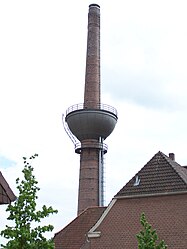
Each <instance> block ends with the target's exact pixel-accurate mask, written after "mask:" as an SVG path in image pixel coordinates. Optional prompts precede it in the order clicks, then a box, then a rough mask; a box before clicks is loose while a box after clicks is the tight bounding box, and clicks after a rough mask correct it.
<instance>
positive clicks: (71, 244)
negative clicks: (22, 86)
mask: <svg viewBox="0 0 187 249" xmlns="http://www.w3.org/2000/svg"><path fill="white" fill-rule="evenodd" d="M105 209H106V208H105V207H90V208H87V209H86V210H85V211H84V212H82V213H81V214H79V216H77V217H76V218H75V219H74V220H73V221H72V222H71V223H69V224H68V225H67V226H66V227H65V228H63V229H62V230H61V231H59V232H58V233H56V234H55V236H54V242H55V249H80V248H81V246H82V245H84V243H85V239H86V234H87V232H88V231H89V230H90V228H91V227H92V226H93V225H95V223H96V222H97V220H98V219H99V218H100V216H101V215H102V213H103V212H104V210H105Z"/></svg>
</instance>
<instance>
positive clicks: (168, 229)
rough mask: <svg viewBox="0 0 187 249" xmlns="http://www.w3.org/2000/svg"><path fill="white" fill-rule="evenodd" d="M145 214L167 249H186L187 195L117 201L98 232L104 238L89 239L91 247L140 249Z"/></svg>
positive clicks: (99, 248) (101, 248) (100, 248)
mask: <svg viewBox="0 0 187 249" xmlns="http://www.w3.org/2000/svg"><path fill="white" fill-rule="evenodd" d="M142 212H144V213H145V215H146V218H147V220H148V222H149V223H150V224H151V225H152V228H154V229H156V231H157V234H158V236H159V239H164V240H165V242H166V244H167V245H168V249H186V248H187V194H181V195H172V196H171V195H170V196H162V197H147V198H133V199H119V200H117V201H116V203H115V204H114V206H113V207H112V208H111V210H110V211H109V213H108V215H107V216H106V217H105V219H104V220H103V222H102V223H101V225H100V226H99V227H98V229H97V231H101V236H100V237H99V238H90V242H89V244H90V247H89V248H91V249H93V248H94V249H96V248H97V249H106V248H107V249H114V248H117V249H122V248H123V249H125V248H126V249H131V248H133V249H134V248H137V246H138V242H137V239H136V234H137V233H139V231H140V230H141V228H142V227H141V225H140V216H141V213H142Z"/></svg>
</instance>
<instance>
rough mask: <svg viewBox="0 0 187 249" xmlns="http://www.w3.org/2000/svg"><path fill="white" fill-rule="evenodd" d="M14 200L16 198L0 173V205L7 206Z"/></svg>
mask: <svg viewBox="0 0 187 249" xmlns="http://www.w3.org/2000/svg"><path fill="white" fill-rule="evenodd" d="M15 200H16V196H15V195H14V193H13V192H12V190H11V188H10V187H9V185H8V183H7V181H6V180H5V178H4V177H3V175H2V173H1V171H0V205H1V204H9V203H10V202H12V201H15Z"/></svg>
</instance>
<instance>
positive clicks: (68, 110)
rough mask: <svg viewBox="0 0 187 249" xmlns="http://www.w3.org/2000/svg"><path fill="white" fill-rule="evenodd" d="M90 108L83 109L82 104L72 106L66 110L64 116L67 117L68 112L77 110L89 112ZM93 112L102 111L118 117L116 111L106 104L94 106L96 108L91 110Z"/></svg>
mask: <svg viewBox="0 0 187 249" xmlns="http://www.w3.org/2000/svg"><path fill="white" fill-rule="evenodd" d="M91 109H92V108H85V107H84V104H83V103H79V104H75V105H72V106H70V107H69V108H68V109H67V110H66V115H68V114H69V113H70V112H73V111H78V110H91ZM93 109H94V110H95V109H100V110H104V111H108V112H111V113H113V114H114V115H116V116H118V113H117V110H116V109H115V108H114V107H113V106H111V105H107V104H98V105H97V106H96V108H93Z"/></svg>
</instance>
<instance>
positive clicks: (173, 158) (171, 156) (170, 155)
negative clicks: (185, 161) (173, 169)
mask: <svg viewBox="0 0 187 249" xmlns="http://www.w3.org/2000/svg"><path fill="white" fill-rule="evenodd" d="M169 158H170V159H171V160H173V161H175V154H174V153H169Z"/></svg>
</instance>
